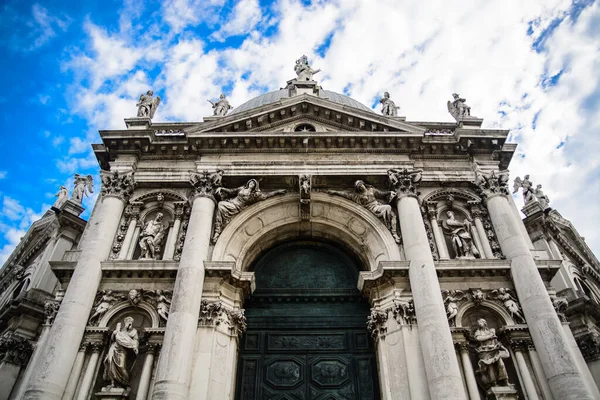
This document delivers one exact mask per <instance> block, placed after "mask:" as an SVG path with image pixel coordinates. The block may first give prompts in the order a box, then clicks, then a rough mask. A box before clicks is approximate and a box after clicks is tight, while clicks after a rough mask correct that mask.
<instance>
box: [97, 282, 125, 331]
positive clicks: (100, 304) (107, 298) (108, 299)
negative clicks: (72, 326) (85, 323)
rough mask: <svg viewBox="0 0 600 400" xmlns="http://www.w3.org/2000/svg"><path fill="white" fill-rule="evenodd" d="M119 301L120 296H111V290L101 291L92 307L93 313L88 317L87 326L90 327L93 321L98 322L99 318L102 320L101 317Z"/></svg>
mask: <svg viewBox="0 0 600 400" xmlns="http://www.w3.org/2000/svg"><path fill="white" fill-rule="evenodd" d="M121 299H122V297H121V296H113V292H112V290H103V291H101V292H100V296H99V298H98V300H97V301H96V304H95V306H94V313H93V314H92V316H91V317H90V320H89V324H90V325H92V323H93V322H94V321H96V320H100V318H102V316H103V315H104V314H105V313H106V312H107V311H108V310H109V309H110V308H111V307H112V305H113V304H115V303H116V302H117V301H119V300H121Z"/></svg>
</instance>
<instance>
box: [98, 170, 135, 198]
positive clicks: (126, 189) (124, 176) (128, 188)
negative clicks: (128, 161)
mask: <svg viewBox="0 0 600 400" xmlns="http://www.w3.org/2000/svg"><path fill="white" fill-rule="evenodd" d="M100 179H101V180H102V187H101V189H100V194H101V195H102V196H103V197H108V196H111V197H117V198H119V199H121V200H123V201H124V202H127V200H129V197H130V196H131V195H132V194H133V189H135V187H136V185H137V183H136V182H135V180H134V172H133V171H130V172H127V173H119V172H118V171H113V172H109V171H104V170H101V171H100Z"/></svg>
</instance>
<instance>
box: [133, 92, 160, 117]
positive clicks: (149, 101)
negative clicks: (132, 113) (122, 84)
mask: <svg viewBox="0 0 600 400" xmlns="http://www.w3.org/2000/svg"><path fill="white" fill-rule="evenodd" d="M159 104H160V96H156V97H154V92H153V91H152V90H148V91H147V92H146V94H141V95H140V99H139V101H138V103H137V104H136V106H137V107H138V112H137V116H138V118H150V119H152V118H154V113H155V112H156V109H157V108H158V105H159Z"/></svg>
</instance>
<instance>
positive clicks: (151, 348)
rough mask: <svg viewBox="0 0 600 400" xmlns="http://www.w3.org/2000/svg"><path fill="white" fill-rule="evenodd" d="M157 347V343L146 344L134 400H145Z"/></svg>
mask: <svg viewBox="0 0 600 400" xmlns="http://www.w3.org/2000/svg"><path fill="white" fill-rule="evenodd" d="M158 346H159V345H158V344H157V343H150V344H148V348H147V350H146V358H145V359H144V366H143V367H142V374H141V375H140V383H139V385H138V390H137V395H136V396H135V400H146V398H147V397H148V389H149V388H150V380H151V378H152V367H153V366H154V355H155V354H156V350H157V349H158Z"/></svg>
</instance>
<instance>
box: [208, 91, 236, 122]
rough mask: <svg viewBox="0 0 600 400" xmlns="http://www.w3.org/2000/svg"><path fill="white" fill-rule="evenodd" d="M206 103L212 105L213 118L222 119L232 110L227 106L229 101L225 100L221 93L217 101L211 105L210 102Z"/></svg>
mask: <svg viewBox="0 0 600 400" xmlns="http://www.w3.org/2000/svg"><path fill="white" fill-rule="evenodd" d="M208 102H209V103H210V104H212V108H213V115H214V116H215V117H224V116H226V115H227V113H228V112H229V110H231V109H232V108H233V106H232V105H231V104H229V100H227V97H225V95H224V94H222V93H221V96H219V100H217V101H216V102H214V103H213V102H212V101H210V100H208Z"/></svg>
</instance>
